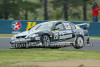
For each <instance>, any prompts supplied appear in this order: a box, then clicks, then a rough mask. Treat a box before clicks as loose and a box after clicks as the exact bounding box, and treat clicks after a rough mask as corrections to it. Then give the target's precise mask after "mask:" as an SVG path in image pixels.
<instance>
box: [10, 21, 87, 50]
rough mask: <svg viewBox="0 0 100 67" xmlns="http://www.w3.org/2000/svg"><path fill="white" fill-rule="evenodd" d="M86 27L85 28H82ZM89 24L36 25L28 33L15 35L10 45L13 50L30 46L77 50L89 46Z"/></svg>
mask: <svg viewBox="0 0 100 67" xmlns="http://www.w3.org/2000/svg"><path fill="white" fill-rule="evenodd" d="M82 25H85V27H84V28H80V26H82ZM88 27H89V24H88V23H84V24H73V23H71V22H69V21H48V22H43V23H39V24H37V25H35V26H34V27H32V28H31V29H29V30H28V31H24V32H22V33H19V34H16V35H14V36H13V37H12V38H11V40H10V44H11V46H12V47H13V48H22V47H25V48H28V47H30V46H33V47H35V46H38V47H39V46H42V47H65V46H68V45H69V44H70V45H71V46H73V47H74V48H76V49H80V48H82V47H83V46H84V45H86V44H89V34H88V31H87V28H88Z"/></svg>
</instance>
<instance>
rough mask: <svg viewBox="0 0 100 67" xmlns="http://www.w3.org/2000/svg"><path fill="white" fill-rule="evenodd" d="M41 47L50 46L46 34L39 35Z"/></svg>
mask: <svg viewBox="0 0 100 67" xmlns="http://www.w3.org/2000/svg"><path fill="white" fill-rule="evenodd" d="M41 41H42V45H43V47H50V43H51V42H50V37H49V36H48V35H43V36H42V37H41Z"/></svg>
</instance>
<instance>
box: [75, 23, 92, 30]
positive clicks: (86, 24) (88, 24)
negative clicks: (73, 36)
mask: <svg viewBox="0 0 100 67" xmlns="http://www.w3.org/2000/svg"><path fill="white" fill-rule="evenodd" d="M76 25H77V26H85V27H84V29H85V30H86V29H88V28H89V27H90V22H88V23H83V24H76Z"/></svg>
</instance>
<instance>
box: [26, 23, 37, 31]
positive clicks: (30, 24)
mask: <svg viewBox="0 0 100 67" xmlns="http://www.w3.org/2000/svg"><path fill="white" fill-rule="evenodd" d="M35 25H36V22H27V28H26V31H28V30H29V29H30V28H32V27H34V26H35Z"/></svg>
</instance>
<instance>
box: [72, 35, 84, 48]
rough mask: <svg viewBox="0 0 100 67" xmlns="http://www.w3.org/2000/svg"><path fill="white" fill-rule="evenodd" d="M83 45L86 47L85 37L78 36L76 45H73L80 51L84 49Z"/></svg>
mask: <svg viewBox="0 0 100 67" xmlns="http://www.w3.org/2000/svg"><path fill="white" fill-rule="evenodd" d="M83 45H84V39H83V37H82V36H78V37H77V38H76V41H75V45H73V47H74V48H76V49H80V48H82V47H83Z"/></svg>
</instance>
